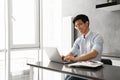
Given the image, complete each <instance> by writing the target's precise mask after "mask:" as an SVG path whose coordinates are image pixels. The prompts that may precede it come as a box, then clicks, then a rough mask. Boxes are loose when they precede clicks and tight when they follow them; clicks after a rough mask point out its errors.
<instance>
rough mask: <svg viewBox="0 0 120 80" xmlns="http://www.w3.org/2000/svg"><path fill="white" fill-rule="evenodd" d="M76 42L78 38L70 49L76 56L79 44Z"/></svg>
mask: <svg viewBox="0 0 120 80" xmlns="http://www.w3.org/2000/svg"><path fill="white" fill-rule="evenodd" d="M78 43H79V39H77V40H76V41H75V42H74V44H73V47H72V50H71V52H72V53H73V55H74V56H77V55H78V53H79V45H78Z"/></svg>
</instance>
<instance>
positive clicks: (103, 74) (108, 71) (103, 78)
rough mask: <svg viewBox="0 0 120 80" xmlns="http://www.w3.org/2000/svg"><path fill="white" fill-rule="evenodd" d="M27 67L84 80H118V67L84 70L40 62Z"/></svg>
mask: <svg viewBox="0 0 120 80" xmlns="http://www.w3.org/2000/svg"><path fill="white" fill-rule="evenodd" d="M27 65H29V66H30V67H32V68H34V67H36V68H41V69H46V70H51V71H56V72H60V73H64V74H70V75H73V76H76V77H83V78H86V79H93V80H120V67H117V66H112V65H103V66H102V67H98V68H85V67H79V68H75V67H72V68H71V67H68V64H61V63H56V62H49V63H48V64H44V63H41V62H39V64H35V63H27ZM32 68H31V69H32ZM31 72H32V71H31ZM31 76H32V73H31Z"/></svg>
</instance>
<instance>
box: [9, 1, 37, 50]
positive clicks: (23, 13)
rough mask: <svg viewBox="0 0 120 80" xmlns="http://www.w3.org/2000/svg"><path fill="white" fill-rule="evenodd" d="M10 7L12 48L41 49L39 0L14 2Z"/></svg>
mask: <svg viewBox="0 0 120 80" xmlns="http://www.w3.org/2000/svg"><path fill="white" fill-rule="evenodd" d="M10 7H11V9H10V10H11V11H10V13H11V14H10V41H11V48H30V47H32V48H34V47H39V23H38V22H39V15H38V14H39V13H38V12H39V10H38V9H39V8H38V3H37V0H12V6H10Z"/></svg>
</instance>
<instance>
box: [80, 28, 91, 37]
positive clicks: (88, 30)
mask: <svg viewBox="0 0 120 80" xmlns="http://www.w3.org/2000/svg"><path fill="white" fill-rule="evenodd" d="M89 31H90V30H89V29H87V30H86V31H85V33H84V34H82V35H84V36H85V35H86V34H87V33H88V32H89Z"/></svg>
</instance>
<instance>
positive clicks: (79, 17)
mask: <svg viewBox="0 0 120 80" xmlns="http://www.w3.org/2000/svg"><path fill="white" fill-rule="evenodd" d="M77 20H82V21H83V22H84V23H86V21H88V22H89V18H88V16H86V15H84V14H79V15H77V16H76V17H74V19H73V24H75V22H76V21H77Z"/></svg>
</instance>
